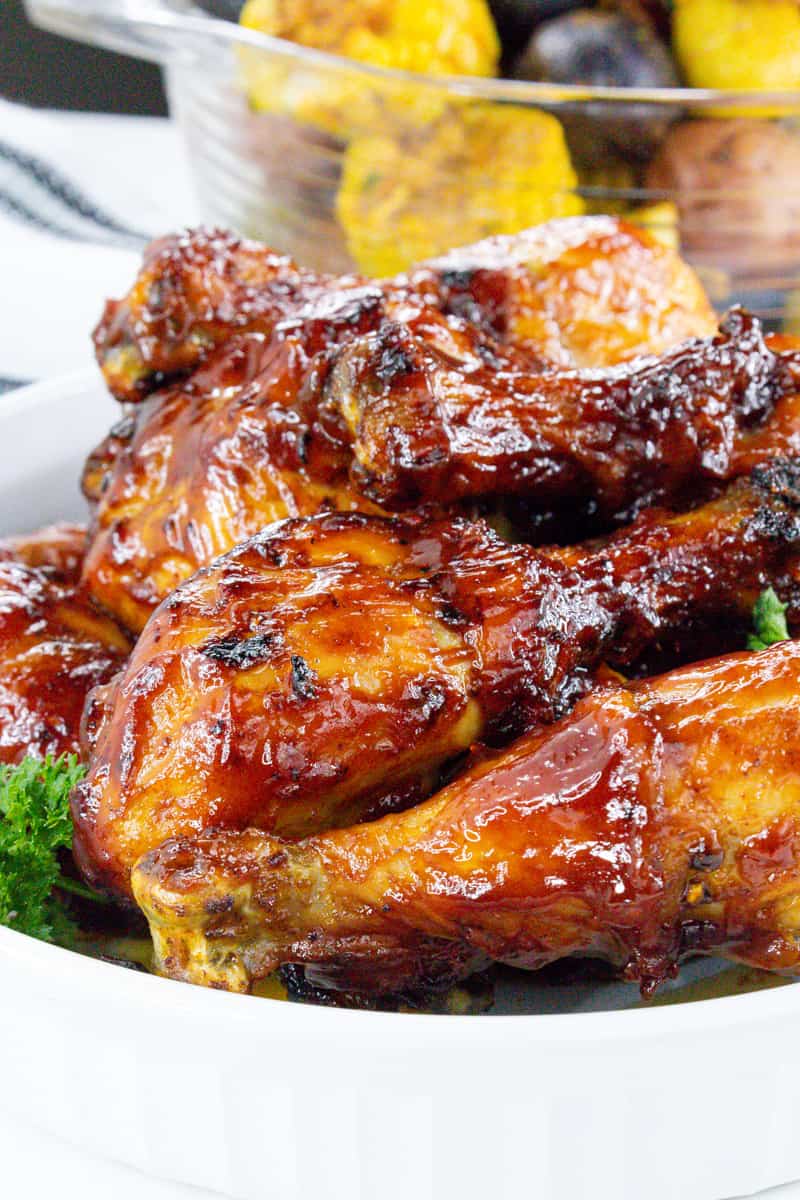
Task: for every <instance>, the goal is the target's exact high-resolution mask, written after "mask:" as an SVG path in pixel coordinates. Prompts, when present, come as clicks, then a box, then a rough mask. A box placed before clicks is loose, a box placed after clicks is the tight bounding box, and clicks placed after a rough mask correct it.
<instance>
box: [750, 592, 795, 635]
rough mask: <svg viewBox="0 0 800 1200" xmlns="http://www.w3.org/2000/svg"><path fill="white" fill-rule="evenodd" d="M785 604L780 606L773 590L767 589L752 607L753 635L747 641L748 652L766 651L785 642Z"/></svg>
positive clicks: (787, 631) (786, 633)
mask: <svg viewBox="0 0 800 1200" xmlns="http://www.w3.org/2000/svg"><path fill="white" fill-rule="evenodd" d="M787 608H788V605H787V604H782V603H781V601H780V600H779V599H778V597H777V595H776V594H775V591H774V589H773V588H771V587H768V588H767V589H766V590H765V591H763V592H762V593H761V595H760V596H759V597H758V599H757V600H756V602H755V604H754V605H753V628H754V629H755V633H754V634H751V635H750V637H749V638H748V639H747V648H748V650H766V648H767V646H772V645H774V644H775V642H785V641H786V640H787V638H788V637H789V627H788V625H787V624H786V609H787Z"/></svg>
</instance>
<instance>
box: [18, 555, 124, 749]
mask: <svg viewBox="0 0 800 1200" xmlns="http://www.w3.org/2000/svg"><path fill="white" fill-rule="evenodd" d="M20 542H22V543H24V544H23V545H21V546H20V553H21V555H22V557H31V558H35V559H39V560H40V561H45V562H48V561H52V560H53V559H54V558H55V559H59V558H60V559H61V561H63V562H64V564H65V566H66V567H67V568H69V566H70V564H71V563H72V555H71V553H67V552H66V547H67V545H69V543H70V539H69V538H68V537H67V536H66V535H64V537H63V538H62V537H61V536H60V535H59V536H58V537H57V538H56V539H55V540H54V541H52V542H50V543H48V544H49V546H50V550H49V551H47V550H46V544H45V541H44V540H43V539H36V538H34V539H32V540H27V539H20ZM128 650H129V643H128V640H127V638H126V637H125V635H124V634H122V633H121V632H120V630H119V629H118V627H117V626H116V625H115V624H114V622H113V621H111V620H110V619H109V618H108V617H106V616H103V615H102V614H101V613H100V612H99V611H98V610H97V609H96V608H95V606H94V604H93V603H92V601H91V599H90V597H89V596H88V594H87V593H86V592H85V591H84V589H82V588H81V587H80V586H79V585H77V584H76V583H74V582H70V581H69V579H68V578H66V577H65V576H64V575H60V574H59V573H58V572H57V571H56V570H54V569H53V568H52V567H48V566H29V565H28V564H27V563H26V562H21V561H13V560H11V559H8V560H7V561H0V762H2V763H16V762H19V761H21V759H23V758H24V757H25V755H26V754H34V755H39V756H44V755H45V754H47V753H48V752H50V753H52V754H53V755H56V756H57V755H59V754H62V753H77V752H78V751H79V748H80V723H81V714H82V712H83V706H84V702H85V700H86V697H87V694H88V693H89V692H90V691H91V689H92V688H93V687H95V686H96V685H98V684H101V683H105V682H106V681H107V680H109V679H110V678H111V677H112V675H114V673H115V672H116V671H118V670H119V668H120V667H121V666H122V664H123V662H124V661H125V658H126V656H127V652H128Z"/></svg>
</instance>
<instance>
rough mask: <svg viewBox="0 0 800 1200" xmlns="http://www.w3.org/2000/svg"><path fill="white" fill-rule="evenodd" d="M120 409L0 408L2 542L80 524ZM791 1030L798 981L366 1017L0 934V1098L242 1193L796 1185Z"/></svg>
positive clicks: (64, 400) (84, 397) (111, 1148)
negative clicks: (104, 441)
mask: <svg viewBox="0 0 800 1200" xmlns="http://www.w3.org/2000/svg"><path fill="white" fill-rule="evenodd" d="M114 415H115V406H114V405H113V404H112V402H111V401H110V400H109V399H108V397H107V396H106V395H105V393H104V391H103V388H102V385H101V384H100V382H99V378H98V377H97V376H95V375H94V374H82V375H80V376H71V377H69V378H66V379H63V380H59V381H55V382H52V383H47V384H43V385H39V386H35V387H32V388H28V389H26V390H25V391H23V392H19V393H14V394H13V395H11V396H10V397H6V398H5V399H3V400H0V464H1V465H0V533H6V532H11V531H14V530H16V531H19V530H24V529H26V528H32V527H33V526H35V525H37V524H39V523H41V522H43V521H49V520H53V519H56V518H59V517H75V516H78V515H80V514H81V512H82V502H81V500H80V497H79V495H78V491H77V483H76V480H77V477H78V473H79V470H80V465H81V462H82V460H83V458H84V457H85V454H86V451H87V449H88V448H89V447H90V446H91V445H92V444H93V443H94V442H95V441H96V440H98V439H99V437H100V436H102V434H103V433H104V432H105V430H106V429H107V427H108V425H109V423H110V421H111V420H113V418H114ZM621 995H622V993H621V992H619V990H618V989H617V990H616V991H615V990H614V989H613V988H612V989H610V990H609V989H605V990H600V991H599V992H598V993H597V995H595V994H594V993H591V994H590V995H588V997H587V996H585V995H584V996H581V995H577V994H575V995H573V996H572V1007H573V1009H574V1008H576V1007H577V1008H578V1009H580V1008H585V1007H587V1005H588V1006H590V1007H592V1006H597V1005H598V1004H599V1005H605V1006H606V1007H607V1006H608V1005H616V1004H619V1003H621V1002H624V1001H621V999H620V996H621ZM625 996H627V998H628V1000H629V999H630V992H626V993H625ZM506 1007H509V1005H508V1004H507V1005H506ZM512 1007H513V1005H512ZM551 1007H552V1005H551ZM798 1031H800V988H797V987H783V988H778V989H775V990H769V991H760V992H753V993H750V994H746V995H739V996H734V997H729V998H725V999H717V1000H709V1001H698V1002H694V1003H685V1004H676V1005H671V1006H666V1007H657V1008H650V1009H647V1008H641V1007H638V1008H634V1009H628V1010H627V1011H626V1010H621V1011H588V1012H587V1011H572V1012H569V1013H566V1014H564V1013H561V1014H554V1013H552V1012H549V1013H539V1014H537V1015H525V1016H519V1015H518V1016H512V1015H506V1016H502V1015H500V1016H480V1017H443V1016H425V1015H419V1014H414V1015H409V1014H385V1013H384V1014H381V1013H365V1012H354V1011H343V1010H335V1009H325V1008H313V1007H308V1006H303V1005H296V1004H286V1003H280V1002H277V1001H271V1000H263V999H252V998H248V997H242V996H232V995H226V994H223V993H219V992H210V991H203V990H201V989H199V988H190V987H187V986H184V985H182V984H177V983H171V982H167V981H164V980H159V979H155V978H152V977H149V976H145V975H139V974H135V973H133V972H130V971H124V970H121V969H120V968H118V967H114V966H109V965H107V964H105V963H101V962H97V961H94V960H90V959H86V958H82V957H79V956H78V955H75V954H71V953H69V952H67V951H64V950H59V949H56V948H55V947H52V946H47V945H44V944H41V943H38V942H35V941H32V940H31V939H28V938H26V937H23V936H22V935H20V934H18V933H13V932H11V931H10V930H7V929H3V928H0V1085H1V1086H0V1107H3V1106H5V1107H7V1108H9V1110H13V1111H14V1112H15V1113H16V1114H17V1115H18V1116H21V1117H23V1118H24V1119H26V1120H28V1121H30V1122H32V1123H34V1124H35V1125H36V1126H38V1127H39V1128H41V1129H44V1130H47V1131H50V1132H53V1133H57V1134H58V1135H59V1136H61V1137H62V1138H65V1139H66V1140H68V1141H70V1142H72V1143H74V1144H77V1145H80V1146H84V1147H87V1148H89V1149H91V1150H92V1151H94V1152H95V1153H97V1154H100V1155H104V1156H107V1157H110V1158H114V1159H118V1160H120V1161H123V1162H126V1163H129V1164H131V1165H134V1166H137V1167H139V1168H141V1169H143V1170H145V1171H147V1172H150V1173H151V1174H153V1175H157V1176H160V1177H165V1178H168V1179H176V1180H181V1181H183V1182H187V1183H194V1184H198V1185H202V1186H204V1187H206V1188H211V1189H217V1190H219V1191H220V1192H223V1193H225V1194H229V1195H232V1196H235V1197H241V1198H242V1200H267V1198H268V1197H270V1198H271V1197H275V1198H276V1200H277V1198H278V1197H280V1200H310V1198H311V1197H312V1196H318V1197H320V1198H322V1200H401V1198H402V1200H409V1198H413V1200H449V1198H450V1197H453V1198H454V1200H455V1198H456V1197H458V1200H477V1198H478V1197H480V1198H481V1200H485V1198H486V1197H487V1196H491V1197H492V1198H493V1200H524V1198H526V1197H530V1198H531V1200H533V1198H534V1197H535V1198H536V1200H584V1198H586V1200H612V1198H613V1200H722V1198H724V1197H731V1196H734V1195H742V1194H744V1193H750V1192H753V1191H756V1190H759V1189H761V1188H765V1187H769V1186H772V1185H775V1184H779V1183H784V1182H786V1181H788V1180H791V1179H794V1178H797V1177H800V1138H798V1136H797V1127H796V1113H797V1111H798V1110H799V1109H800V1037H798Z"/></svg>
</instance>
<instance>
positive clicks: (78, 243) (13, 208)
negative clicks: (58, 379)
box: [0, 100, 198, 390]
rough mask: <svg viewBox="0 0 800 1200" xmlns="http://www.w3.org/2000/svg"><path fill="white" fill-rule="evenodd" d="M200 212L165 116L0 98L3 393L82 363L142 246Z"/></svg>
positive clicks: (176, 136)
mask: <svg viewBox="0 0 800 1200" xmlns="http://www.w3.org/2000/svg"><path fill="white" fill-rule="evenodd" d="M197 219H198V215H197V207H196V203H195V200H194V196H193V194H192V190H191V186H190V180H189V173H188V170H187V166H186V162H185V158H184V152H183V145H182V142H181V140H180V137H179V134H178V132H177V130H176V129H175V127H174V126H173V125H172V123H171V122H170V121H167V120H164V119H161V118H152V117H117V116H97V115H87V114H76V113H61V112H49V111H48V112H45V111H41V110H33V109H29V108H24V107H23V106H21V105H16V104H11V103H9V102H7V101H4V100H0V271H1V272H2V280H3V291H2V300H0V390H8V389H9V388H10V387H14V386H16V385H18V384H20V383H25V382H30V381H32V380H35V379H43V378H46V377H48V376H53V375H57V374H60V373H64V372H66V371H71V370H75V369H77V368H80V367H82V366H88V365H89V364H90V363H91V361H92V354H91V345H90V341H89V335H90V332H91V329H92V327H93V325H94V324H95V322H96V321H97V318H98V317H99V315H100V312H101V309H102V306H103V302H104V300H105V299H106V297H107V296H114V295H119V294H121V293H122V292H123V291H125V290H127V288H128V287H129V285H130V283H131V280H132V278H133V274H134V272H135V271H136V268H137V263H138V261H139V257H140V255H141V251H142V248H143V247H144V245H145V244H146V242H147V241H148V240H149V239H150V238H151V237H153V236H155V235H157V234H160V233H165V232H166V231H167V230H170V229H175V228H179V227H181V226H183V225H187V224H192V223H193V222H195V221H197Z"/></svg>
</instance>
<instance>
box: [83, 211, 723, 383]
mask: <svg viewBox="0 0 800 1200" xmlns="http://www.w3.org/2000/svg"><path fill="white" fill-rule="evenodd" d="M363 282H364V281H363V280H360V279H359V278H358V277H357V276H346V277H342V278H332V277H330V276H324V275H314V274H313V273H312V272H309V271H304V270H302V269H300V268H299V267H298V266H297V265H296V264H295V263H294V262H292V260H291V259H288V258H286V257H284V256H282V255H279V254H276V253H275V252H274V251H272V250H270V249H269V248H268V247H266V246H262V245H260V244H259V243H257V242H250V241H245V240H242V239H240V238H237V237H235V236H234V235H233V234H230V233H225V232H222V231H220V230H204V229H198V230H193V231H187V232H184V233H181V234H177V235H173V236H172V237H167V238H162V239H160V240H159V241H157V242H154V243H153V244H152V245H151V246H150V247H149V248H148V250H147V252H146V255H145V260H144V264H143V266H142V269H141V271H140V273H139V276H138V278H137V279H136V282H135V283H134V285H133V287H132V288H131V291H130V292H129V293H128V295H127V296H126V297H125V298H124V299H123V300H112V301H109V303H108V304H107V305H106V309H105V312H104V314H103V317H102V319H101V321H100V324H99V325H98V327H97V329H96V331H95V347H96V351H97V358H98V362H99V364H100V367H101V369H102V371H103V374H104V375H105V378H106V382H107V383H108V386H109V388H110V390H111V391H112V392H113V393H114V395H115V396H117V397H118V399H120V400H123V401H136V400H139V399H142V398H143V397H145V396H147V395H148V394H149V393H150V392H151V391H153V390H155V389H156V388H158V387H160V386H161V384H162V383H163V382H164V381H165V380H171V379H175V378H177V377H179V376H182V375H185V374H187V373H188V372H189V371H191V370H192V369H193V368H194V367H196V366H198V365H199V364H200V363H201V362H203V361H204V359H205V358H206V357H207V356H208V354H209V352H210V351H211V350H213V349H214V348H215V347H216V346H219V345H220V344H222V343H223V342H225V341H227V340H228V339H229V338H230V337H231V335H233V334H234V333H237V332H243V331H246V330H250V331H256V332H259V333H265V334H270V333H271V332H272V330H273V329H274V327H275V325H276V323H277V322H278V321H280V320H281V319H282V318H284V317H286V316H289V315H291V314H293V313H295V312H296V310H297V308H298V306H300V305H302V304H304V303H308V302H312V303H313V302H315V301H317V300H318V299H319V298H320V296H321V295H323V294H325V293H331V292H336V291H338V292H342V291H347V290H349V289H351V288H353V287H359V286H361V285H363ZM381 289H382V291H383V292H384V293H385V294H386V295H387V296H388V297H392V296H393V297H395V298H402V297H404V296H407V295H408V294H409V293H416V294H420V295H423V296H424V299H425V302H426V303H427V304H429V305H433V306H435V307H437V308H439V309H440V310H441V311H444V312H453V313H456V314H460V315H463V316H466V317H468V319H469V320H470V321H471V322H473V323H475V324H477V325H480V326H485V327H486V328H488V329H490V330H492V331H493V332H494V333H495V334H496V335H498V336H501V337H502V338H504V339H507V340H510V341H512V342H514V343H516V344H523V345H526V346H527V347H528V348H529V349H530V350H531V351H533V352H535V353H537V354H540V355H541V356H543V357H544V358H545V359H546V360H548V361H552V362H555V363H561V364H576V365H588V366H592V365H598V366H599V365H604V364H609V363H615V362H621V361H623V360H624V359H627V358H632V357H634V356H635V355H637V354H641V353H644V352H650V353H660V352H661V351H662V350H666V349H668V348H670V347H671V346H674V345H677V344H678V343H679V342H681V341H684V340H685V339H686V338H690V337H703V336H707V335H710V334H711V333H713V331H714V326H715V322H714V318H713V315H712V312H711V309H710V306H709V303H708V300H707V298H706V296H705V293H704V292H703V288H702V286H701V284H700V282H699V280H698V279H697V276H696V275H695V274H694V272H693V271H692V269H691V268H690V267H688V266H687V265H686V264H685V263H684V262H682V260H681V259H680V258H679V257H678V256H677V255H676V254H675V253H674V252H673V251H672V250H669V249H667V248H666V247H664V246H662V245H661V244H660V243H659V242H657V241H656V240H655V239H653V238H651V237H650V236H649V235H648V234H647V233H646V232H644V231H643V230H641V229H637V228H635V227H634V226H632V225H627V224H626V223H625V222H623V221H620V220H618V219H617V218H615V217H579V218H569V219H567V220H562V221H552V222H550V223H548V224H546V225H541V226H538V227H537V228H535V229H531V230H529V231H527V232H525V233H522V234H518V235H515V236H514V237H498V238H491V239H488V240H487V241H485V242H479V243H478V244H477V245H475V246H470V247H467V248H465V249H463V250H458V251H455V252H454V253H453V254H450V255H447V256H446V257H445V258H443V259H439V260H436V261H434V262H432V263H430V264H424V265H423V266H422V267H420V268H418V269H417V270H416V271H414V272H412V273H411V274H410V275H408V276H400V277H398V279H397V280H389V281H386V282H385V283H383V284H382V285H381Z"/></svg>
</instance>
